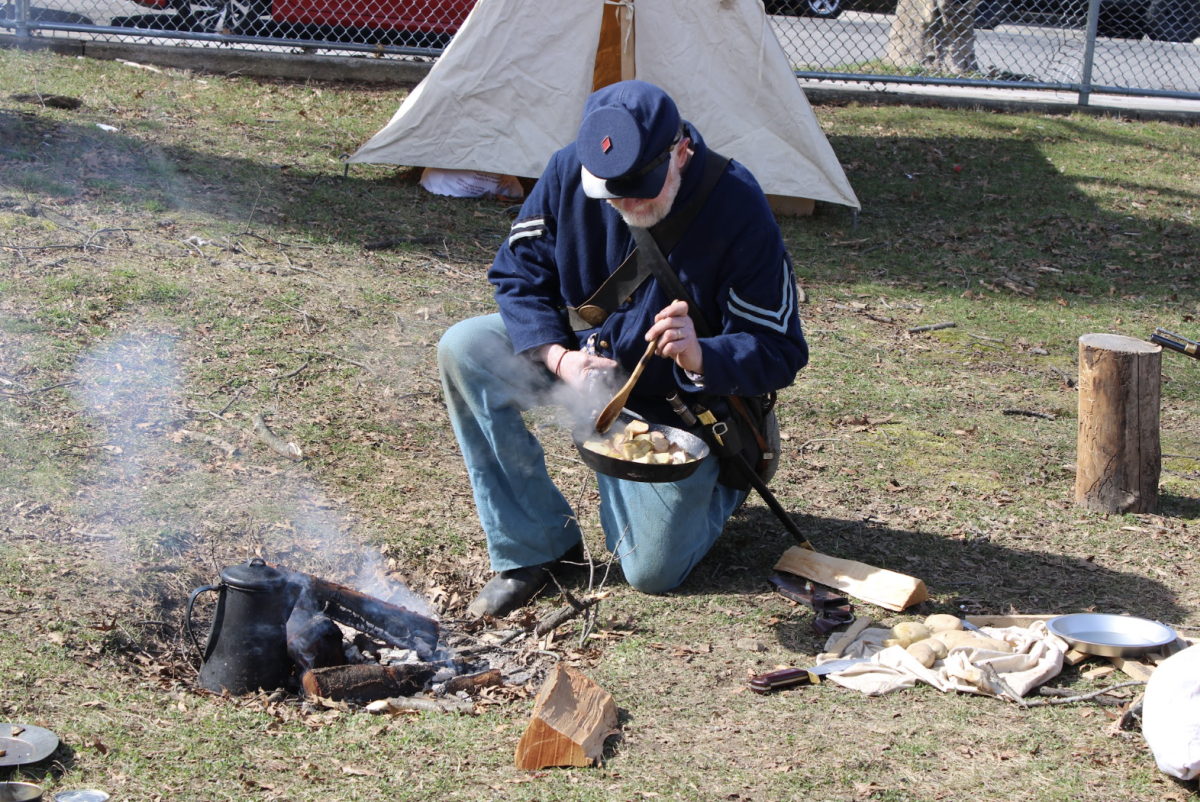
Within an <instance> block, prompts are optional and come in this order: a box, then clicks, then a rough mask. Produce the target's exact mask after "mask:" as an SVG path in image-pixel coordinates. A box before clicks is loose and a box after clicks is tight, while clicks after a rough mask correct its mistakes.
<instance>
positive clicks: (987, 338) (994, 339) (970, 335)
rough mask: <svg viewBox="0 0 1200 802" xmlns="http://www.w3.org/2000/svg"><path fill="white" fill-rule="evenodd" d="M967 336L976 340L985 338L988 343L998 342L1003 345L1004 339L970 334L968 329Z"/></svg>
mask: <svg viewBox="0 0 1200 802" xmlns="http://www.w3.org/2000/svg"><path fill="white" fill-rule="evenodd" d="M967 336H968V337H974V338H975V339H976V340H986V341H987V342H990V343H1000V344H1001V345H1004V340H997V339H996V338H995V337H985V336H983V335H982V334H972V333H971V332H969V331H968V332H967Z"/></svg>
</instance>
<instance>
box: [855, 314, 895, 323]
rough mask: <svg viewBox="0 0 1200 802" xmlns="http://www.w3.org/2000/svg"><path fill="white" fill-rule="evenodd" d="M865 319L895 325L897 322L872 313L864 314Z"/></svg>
mask: <svg viewBox="0 0 1200 802" xmlns="http://www.w3.org/2000/svg"><path fill="white" fill-rule="evenodd" d="M863 317H865V318H867V319H868V320H874V321H875V322H876V323H894V322H895V320H894V319H893V318H890V317H885V316H882V315H872V314H871V313H870V312H863Z"/></svg>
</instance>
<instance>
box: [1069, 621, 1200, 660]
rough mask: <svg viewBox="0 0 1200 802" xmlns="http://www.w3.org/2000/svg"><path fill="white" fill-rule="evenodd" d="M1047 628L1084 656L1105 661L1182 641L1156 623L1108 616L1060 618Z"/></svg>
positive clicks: (1168, 629) (1156, 649)
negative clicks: (1091, 655) (1092, 656)
mask: <svg viewBox="0 0 1200 802" xmlns="http://www.w3.org/2000/svg"><path fill="white" fill-rule="evenodd" d="M1046 627H1047V628H1048V629H1049V630H1050V631H1051V632H1053V633H1054V634H1055V635H1057V636H1059V637H1060V638H1062V639H1063V640H1065V641H1066V642H1067V643H1069V644H1071V646H1072V647H1074V648H1076V649H1078V650H1079V651H1081V652H1083V653H1084V654H1095V655H1100V656H1102V657H1137V656H1138V655H1143V654H1146V653H1147V652H1156V651H1158V650H1159V649H1161V648H1162V647H1164V646H1166V645H1167V644H1169V643H1172V642H1174V641H1175V639H1176V638H1177V637H1179V636H1178V635H1177V634H1176V633H1175V630H1173V629H1171V628H1170V627H1168V626H1165V625H1163V624H1160V623H1158V622H1157V621H1148V620H1146V619H1145V618H1133V617H1132V616H1127V615H1108V614H1107V613H1072V614H1071V615H1060V616H1058V617H1057V618H1051V619H1050V620H1049V621H1047V622H1046Z"/></svg>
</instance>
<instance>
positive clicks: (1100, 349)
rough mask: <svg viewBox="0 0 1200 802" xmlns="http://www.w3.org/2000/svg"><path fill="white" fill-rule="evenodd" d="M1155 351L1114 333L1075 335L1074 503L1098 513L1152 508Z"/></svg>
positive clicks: (1157, 460) (1156, 455) (1157, 466)
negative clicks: (1076, 422) (1076, 442)
mask: <svg viewBox="0 0 1200 802" xmlns="http://www.w3.org/2000/svg"><path fill="white" fill-rule="evenodd" d="M1161 371H1162V348H1160V347H1159V346H1157V345H1152V344H1151V343H1148V342H1144V341H1142V340H1138V339H1135V338H1133V337H1122V336H1120V335H1118V334H1085V335H1084V336H1082V337H1080V338H1079V454H1078V457H1077V460H1076V462H1077V465H1078V469H1077V472H1076V474H1075V503H1076V504H1080V505H1082V506H1084V507H1087V508H1088V509H1092V510H1096V511H1097V512H1116V513H1126V512H1133V513H1152V512H1155V511H1156V510H1157V509H1158V477H1159V472H1160V471H1161V469H1162V450H1161V448H1160V447H1159V441H1158V411H1159V382H1160V378H1161Z"/></svg>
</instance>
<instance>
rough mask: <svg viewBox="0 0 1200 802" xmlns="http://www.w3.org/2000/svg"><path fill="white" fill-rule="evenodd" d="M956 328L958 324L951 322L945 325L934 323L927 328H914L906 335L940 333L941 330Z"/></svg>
mask: <svg viewBox="0 0 1200 802" xmlns="http://www.w3.org/2000/svg"><path fill="white" fill-rule="evenodd" d="M956 326H958V324H957V323H954V322H952V321H951V322H947V323H934V324H932V325H929V326H914V327H913V328H911V329H909V330H908V333H909V334H920V333H922V332H925V331H941V330H942V329H952V328H955V327H956Z"/></svg>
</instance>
